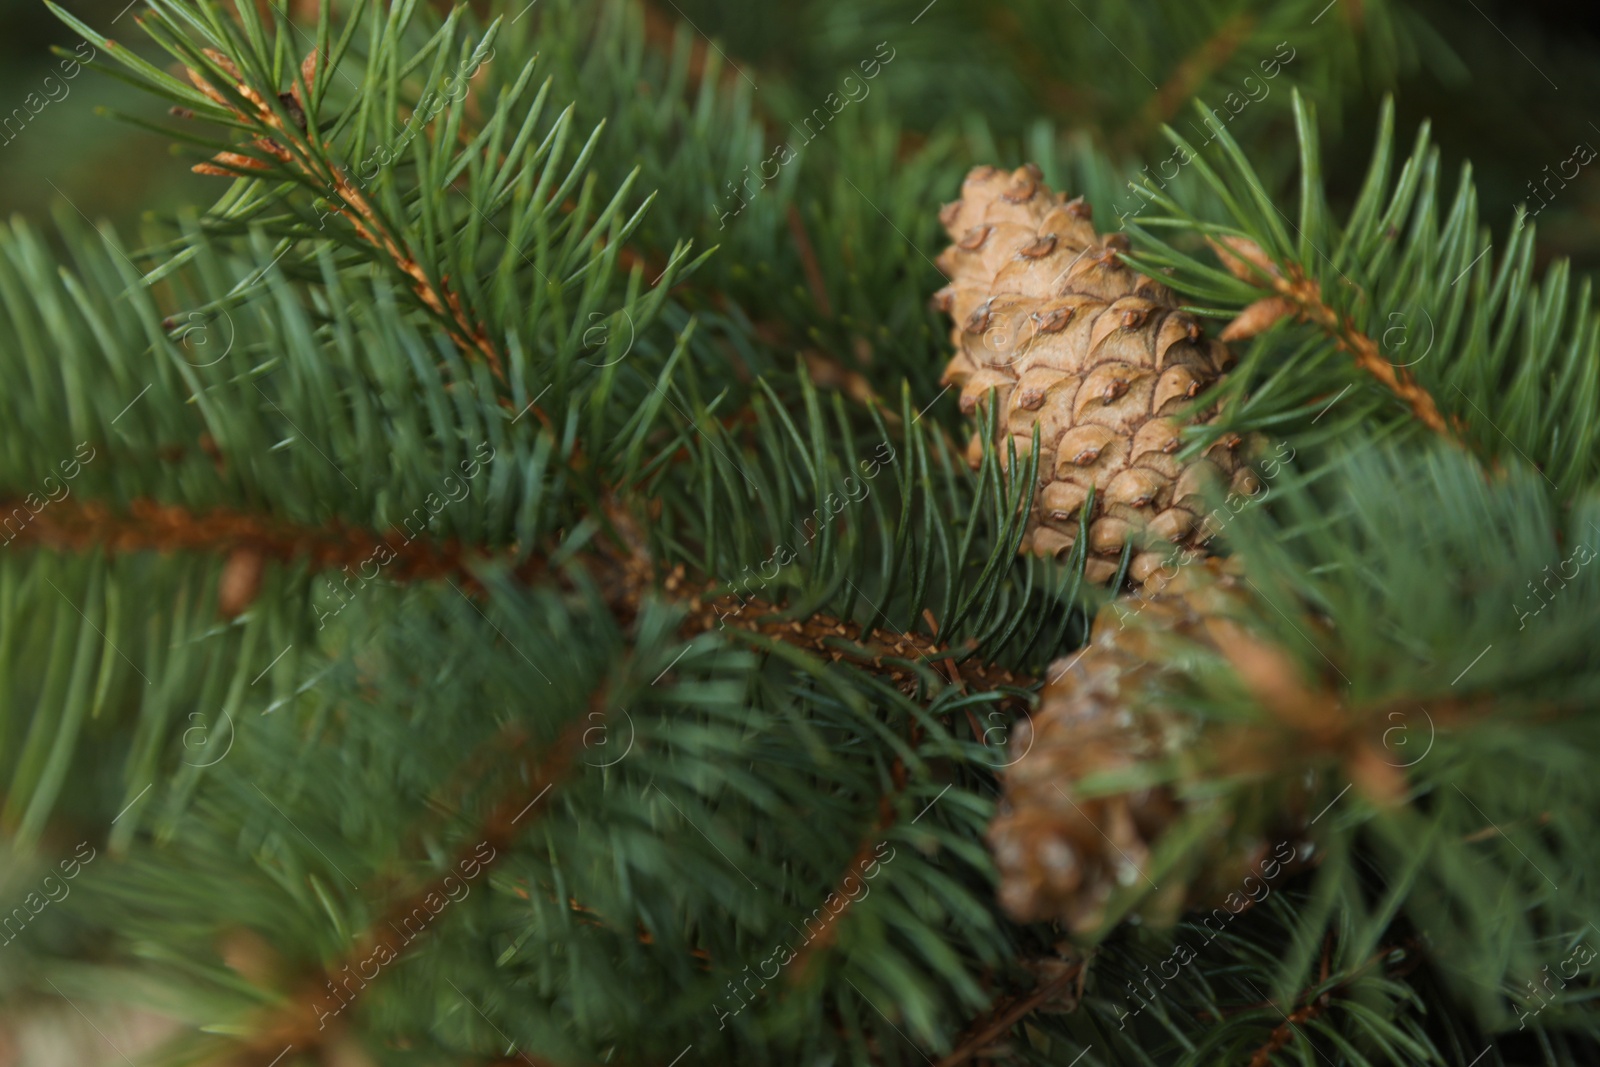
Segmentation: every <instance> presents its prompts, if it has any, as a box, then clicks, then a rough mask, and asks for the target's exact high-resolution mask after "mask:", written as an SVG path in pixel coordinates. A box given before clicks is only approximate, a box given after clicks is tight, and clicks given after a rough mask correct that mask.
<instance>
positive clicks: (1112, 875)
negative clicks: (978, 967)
mask: <svg viewBox="0 0 1600 1067" xmlns="http://www.w3.org/2000/svg"><path fill="white" fill-rule="evenodd" d="M1246 600H1247V597H1246V595H1245V593H1244V591H1243V587H1242V583H1241V582H1240V581H1239V580H1238V579H1237V578H1236V577H1234V576H1233V575H1232V574H1230V573H1229V572H1228V570H1227V568H1226V565H1224V564H1222V563H1220V562H1219V561H1217V560H1215V559H1208V560H1204V561H1201V562H1199V563H1197V564H1195V565H1193V566H1190V567H1187V568H1184V570H1183V571H1182V572H1180V573H1179V574H1178V576H1177V577H1176V578H1174V579H1173V580H1171V581H1170V582H1168V583H1167V584H1166V585H1165V587H1164V588H1162V589H1161V590H1160V591H1159V592H1150V591H1148V590H1147V591H1146V592H1144V593H1142V594H1141V595H1139V596H1133V597H1125V598H1122V599H1120V600H1118V601H1115V602H1113V603H1112V604H1108V605H1107V606H1106V607H1105V608H1104V609H1102V610H1101V612H1100V614H1099V616H1098V617H1097V618H1096V620H1095V625H1094V634H1093V637H1092V639H1091V641H1090V644H1089V647H1088V648H1086V649H1085V650H1083V651H1082V652H1081V653H1078V654H1075V655H1074V657H1073V658H1072V659H1069V660H1064V661H1061V662H1060V663H1057V664H1054V665H1052V666H1051V668H1050V672H1049V674H1048V675H1047V677H1048V678H1049V679H1050V681H1049V683H1048V684H1047V685H1046V686H1045V687H1044V689H1043V690H1042V691H1041V693H1040V703H1039V707H1038V709H1037V710H1036V711H1035V712H1034V713H1033V715H1032V717H1031V719H1028V720H1024V721H1023V722H1022V723H1020V724H1019V727H1018V730H1017V731H1016V734H1015V735H1014V739H1013V741H1012V745H1013V753H1014V755H1013V762H1012V764H1011V765H1010V766H1009V767H1008V769H1007V770H1006V772H1005V800H1004V803H1003V805H1002V807H1001V811H1000V814H999V815H998V816H997V817H996V818H995V821H994V823H993V824H992V825H991V826H990V828H989V845H990V848H991V850H992V852H993V854H994V857H995V862H996V865H997V866H998V867H999V869H1000V875H1001V884H1000V900H1001V903H1002V904H1003V905H1004V906H1005V907H1006V909H1007V910H1008V911H1009V912H1011V914H1012V915H1013V916H1015V917H1016V918H1018V919H1019V920H1022V921H1025V922H1032V921H1038V920H1044V919H1055V920H1058V921H1060V922H1061V923H1063V924H1064V925H1065V926H1066V927H1067V928H1068V929H1069V930H1070V931H1072V932H1074V933H1083V932H1088V931H1090V930H1093V929H1095V928H1097V927H1099V926H1100V925H1101V923H1102V922H1103V921H1104V920H1105V918H1106V906H1107V904H1108V902H1109V901H1110V900H1111V898H1112V896H1113V894H1114V893H1115V892H1116V891H1117V890H1119V889H1128V888H1133V887H1137V886H1138V884H1139V882H1140V881H1141V880H1143V881H1145V882H1149V883H1150V885H1151V886H1153V885H1154V883H1153V882H1150V873H1149V865H1150V857H1151V852H1152V850H1153V849H1154V847H1155V844H1156V842H1157V841H1158V840H1159V839H1160V838H1161V837H1162V836H1163V835H1164V834H1165V833H1166V832H1167V830H1168V829H1169V828H1171V827H1173V826H1175V825H1176V824H1177V823H1178V822H1179V820H1180V819H1181V818H1182V817H1183V816H1184V815H1185V814H1187V813H1189V812H1190V811H1191V810H1193V805H1194V804H1195V803H1197V802H1194V801H1188V800H1185V799H1184V798H1182V797H1180V796H1179V795H1178V793H1177V792H1176V791H1175V790H1174V789H1172V788H1171V787H1169V786H1164V785H1163V786H1157V787H1153V788H1146V789H1140V790H1136V791H1132V792H1127V793H1121V794H1113V795H1101V796H1088V795H1086V794H1085V793H1084V792H1083V791H1082V790H1080V789H1079V788H1078V783H1079V782H1080V781H1082V780H1083V779H1084V778H1085V777H1087V776H1089V775H1097V776H1103V775H1106V774H1111V773H1115V772H1117V771H1125V770H1130V769H1133V768H1135V767H1137V766H1139V765H1141V764H1144V763H1146V762H1148V761H1155V760H1161V759H1163V758H1167V757H1172V756H1176V755H1179V754H1181V753H1185V752H1190V751H1195V750H1199V749H1203V747H1204V746H1203V744H1202V738H1201V731H1202V729H1203V726H1202V724H1201V722H1200V720H1198V719H1196V718H1195V717H1193V716H1190V715H1187V714H1185V713H1184V712H1183V711H1182V709H1181V708H1174V707H1170V706H1164V705H1163V704H1162V703H1161V702H1160V701H1159V699H1157V700H1156V701H1152V700H1151V699H1150V698H1151V696H1152V695H1153V694H1156V693H1158V692H1159V689H1160V687H1161V685H1162V682H1163V681H1164V679H1165V678H1166V677H1169V676H1171V675H1172V674H1174V673H1176V669H1175V667H1174V666H1172V663H1173V658H1172V652H1173V649H1174V648H1175V647H1177V643H1176V642H1174V640H1173V638H1174V637H1177V638H1178V639H1180V640H1181V641H1194V642H1199V643H1200V644H1202V645H1205V646H1209V647H1211V648H1213V649H1225V648H1227V647H1229V646H1230V645H1234V644H1237V643H1239V642H1241V641H1242V640H1244V638H1243V635H1242V631H1241V629H1240V627H1239V624H1238V623H1236V622H1234V621H1232V620H1231V618H1230V616H1233V615H1237V614H1238V612H1239V611H1240V610H1241V608H1242V607H1243V605H1244V604H1245V602H1246ZM1129 616H1132V618H1129ZM1152 703H1153V704H1154V706H1151V705H1152ZM1290 807H1293V805H1290ZM1291 825H1292V824H1291ZM1278 840H1279V841H1282V840H1284V839H1283V838H1279V839H1278ZM1267 847H1268V842H1267V841H1266V840H1265V839H1264V838H1262V837H1259V836H1256V835H1254V834H1251V833H1245V832H1238V831H1236V830H1235V829H1234V828H1232V827H1226V826H1224V827H1223V828H1222V829H1221V830H1220V832H1219V834H1218V836H1217V837H1216V838H1214V839H1213V840H1212V841H1211V842H1210V843H1209V844H1208V846H1207V848H1206V849H1205V850H1202V851H1201V852H1200V853H1199V854H1198V858H1197V859H1196V861H1195V862H1193V863H1192V864H1191V866H1190V867H1189V868H1187V869H1184V870H1168V871H1165V872H1163V873H1162V874H1161V876H1160V882H1161V884H1160V887H1159V891H1158V892H1155V893H1154V894H1152V896H1151V897H1150V898H1149V899H1148V900H1147V901H1146V903H1145V906H1144V909H1143V910H1144V912H1145V914H1147V915H1150V916H1151V917H1152V918H1156V919H1160V920H1163V921H1165V920H1169V919H1171V918H1173V917H1175V916H1176V915H1177V914H1178V913H1179V912H1180V911H1183V910H1185V909H1187V908H1191V907H1196V906H1199V905H1202V904H1206V903H1209V902H1212V901H1215V900H1218V899H1220V898H1221V897H1222V896H1223V895H1224V894H1226V893H1227V892H1228V891H1230V890H1237V889H1238V887H1239V884H1240V881H1241V879H1242V878H1244V876H1245V875H1247V874H1249V873H1251V871H1252V870H1253V869H1256V868H1257V867H1258V865H1259V864H1260V863H1261V861H1262V858H1263V856H1265V855H1266V850H1267ZM1279 862H1280V863H1281V862H1283V857H1282V856H1280V857H1279Z"/></svg>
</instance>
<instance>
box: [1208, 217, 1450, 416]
mask: <svg viewBox="0 0 1600 1067" xmlns="http://www.w3.org/2000/svg"><path fill="white" fill-rule="evenodd" d="M1207 241H1208V243H1209V244H1210V245H1211V247H1212V249H1213V250H1214V251H1215V252H1216V253H1217V256H1218V258H1219V259H1221V260H1222V264H1223V266H1225V267H1227V268H1228V270H1229V272H1231V273H1232V274H1233V275H1234V277H1236V278H1239V279H1240V280H1242V281H1246V282H1249V283H1251V284H1252V285H1257V286H1264V287H1269V288H1271V289H1272V290H1273V291H1274V292H1275V294H1276V295H1275V296H1271V297H1267V298H1265V299H1264V300H1259V301H1257V302H1256V303H1254V304H1252V305H1250V307H1248V308H1246V309H1245V310H1244V311H1243V312H1242V313H1241V314H1240V316H1239V319H1238V320H1236V323H1235V324H1234V325H1231V326H1230V327H1229V328H1228V329H1227V330H1224V331H1223V333H1222V339H1223V340H1224V341H1232V340H1243V339H1245V338H1246V337H1250V336H1253V335H1254V334H1256V333H1260V332H1261V331H1262V330H1264V329H1266V328H1267V327H1268V326H1270V325H1271V324H1272V323H1273V322H1275V321H1276V320H1277V319H1280V318H1283V317H1286V316H1288V315H1291V314H1292V315H1295V316H1296V317H1298V318H1299V319H1301V320H1302V321H1304V322H1309V323H1311V324H1312V325H1314V326H1317V327H1318V328H1320V329H1321V330H1322V331H1323V332H1324V333H1326V334H1327V335H1328V337H1329V338H1330V339H1331V340H1332V341H1333V343H1334V344H1335V345H1337V346H1338V347H1339V348H1340V349H1342V350H1344V351H1345V352H1348V353H1350V355H1351V356H1353V357H1354V358H1355V362H1356V366H1357V367H1359V368H1361V369H1362V370H1364V371H1366V372H1367V373H1368V374H1370V375H1372V376H1373V377H1374V378H1376V379H1377V380H1378V381H1379V382H1380V383H1381V384H1382V385H1383V386H1384V387H1385V388H1386V389H1388V390H1389V391H1390V392H1391V393H1393V394H1394V395H1395V396H1397V397H1399V398H1400V400H1401V401H1402V402H1404V403H1405V405H1406V406H1407V407H1409V408H1410V409H1411V413H1412V415H1414V416H1415V417H1416V418H1417V420H1418V421H1419V422H1421V423H1422V424H1423V425H1424V426H1426V427H1428V429H1430V430H1433V431H1434V432H1435V433H1437V434H1439V435H1441V436H1443V437H1445V438H1446V439H1448V440H1451V441H1457V443H1459V439H1458V438H1457V437H1456V436H1455V434H1454V432H1453V431H1452V430H1451V428H1450V425H1449V423H1447V422H1446V421H1445V418H1444V416H1443V415H1441V414H1440V413H1439V406H1438V404H1436V403H1435V402H1434V399H1433V396H1432V394H1430V393H1429V392H1428V391H1427V390H1426V389H1424V388H1423V387H1422V386H1421V385H1419V384H1417V380H1416V379H1415V378H1413V377H1412V376H1411V372H1410V371H1409V370H1407V369H1406V368H1404V367H1397V366H1395V364H1394V363H1392V362H1390V361H1389V360H1387V359H1384V358H1383V355H1382V354H1381V352H1380V351H1379V349H1378V345H1377V343H1376V342H1374V341H1373V340H1372V338H1371V337H1368V336H1367V335H1366V334H1365V333H1364V332H1362V330H1361V328H1360V327H1359V326H1358V325H1357V324H1356V321H1355V320H1354V319H1353V318H1351V317H1350V316H1349V315H1346V314H1342V313H1341V312H1339V311H1336V310H1335V309H1334V308H1333V307H1332V306H1330V305H1329V304H1328V302H1327V301H1326V300H1324V299H1323V296H1322V286H1321V285H1320V284H1318V282H1317V281H1316V280H1315V279H1313V278H1311V277H1309V276H1307V274H1306V273H1305V272H1304V271H1303V270H1301V269H1300V268H1299V267H1297V266H1295V265H1293V264H1286V265H1282V266H1280V265H1279V264H1277V263H1274V262H1273V261H1272V259H1271V257H1269V256H1268V255H1267V254H1266V252H1265V251H1264V250H1263V249H1262V248H1261V246H1260V245H1257V244H1256V243H1255V242H1254V241H1251V240H1248V239H1245V238H1239V237H1232V238H1224V239H1222V240H1220V241H1219V240H1214V239H1210V238H1208V239H1207ZM1246 323H1248V326H1244V324H1246ZM1241 327H1243V328H1241Z"/></svg>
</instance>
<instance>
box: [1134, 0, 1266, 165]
mask: <svg viewBox="0 0 1600 1067" xmlns="http://www.w3.org/2000/svg"><path fill="white" fill-rule="evenodd" d="M1255 25H1256V20H1255V17H1254V16H1253V15H1251V14H1249V13H1248V12H1246V11H1239V12H1237V13H1235V14H1234V15H1233V16H1232V17H1231V18H1229V19H1228V20H1227V21H1226V22H1224V23H1222V25H1220V26H1218V27H1217V30H1216V32H1215V33H1213V34H1212V35H1211V36H1210V37H1208V38H1206V39H1205V40H1204V41H1202V42H1201V44H1200V46H1199V47H1198V48H1196V49H1195V50H1194V51H1193V52H1191V53H1190V54H1189V55H1188V56H1187V57H1185V58H1184V59H1183V60H1182V61H1180V62H1179V63H1178V65H1177V66H1176V67H1175V68H1174V69H1173V71H1172V73H1171V74H1170V75H1169V76H1168V77H1167V79H1166V81H1164V82H1162V83H1161V88H1159V89H1157V90H1156V92H1155V95H1153V96H1151V97H1150V99H1149V100H1148V101H1146V103H1145V106H1144V107H1143V109H1141V110H1140V112H1139V115H1138V117H1137V118H1136V119H1134V121H1133V122H1132V123H1131V124H1130V125H1129V126H1128V127H1127V128H1126V130H1125V137H1124V138H1123V143H1124V145H1125V147H1126V149H1127V150H1128V151H1130V152H1131V151H1135V150H1137V149H1138V148H1140V147H1141V146H1143V145H1144V144H1145V142H1146V141H1148V140H1150V139H1151V138H1152V137H1153V136H1154V135H1155V133H1156V131H1158V130H1160V129H1161V127H1163V126H1165V125H1166V124H1167V123H1169V122H1171V121H1172V119H1173V116H1175V115H1176V114H1177V113H1178V111H1179V109H1180V108H1182V107H1183V105H1184V104H1186V103H1188V102H1189V101H1190V100H1192V99H1194V97H1195V94H1196V93H1198V92H1199V91H1200V90H1201V88H1203V87H1204V86H1205V84H1206V82H1207V80H1208V79H1209V78H1210V77H1211V76H1212V75H1213V74H1215V73H1217V71H1219V70H1221V69H1222V68H1223V67H1225V66H1226V65H1227V63H1228V61H1229V60H1230V59H1232V58H1233V56H1234V53H1235V52H1237V51H1238V50H1239V46H1240V45H1241V44H1243V43H1244V42H1245V41H1247V40H1249V39H1250V32H1251V30H1253V29H1255Z"/></svg>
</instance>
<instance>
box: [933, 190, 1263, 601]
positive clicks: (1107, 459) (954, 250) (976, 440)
mask: <svg viewBox="0 0 1600 1067" xmlns="http://www.w3.org/2000/svg"><path fill="white" fill-rule="evenodd" d="M939 217H940V221H942V222H943V223H944V226H945V229H946V230H947V231H948V232H949V233H950V236H951V237H952V238H953V239H954V240H955V244H953V245H951V246H950V247H949V248H947V249H945V251H944V252H943V253H942V254H941V255H940V256H939V264H938V265H939V267H940V269H941V270H943V271H944V272H945V274H946V275H948V276H949V278H950V284H949V285H947V286H945V287H944V288H943V289H941V290H939V292H938V293H937V294H936V296H935V300H936V302H937V304H938V306H939V307H940V308H941V309H942V310H943V311H945V312H946V313H948V314H949V315H950V317H951V319H952V321H953V322H954V324H955V325H954V328H953V329H952V330H951V334H950V337H951V342H952V343H953V344H954V345H955V347H956V354H955V356H954V358H952V359H951V360H950V363H949V365H948V366H947V367H946V368H945V373H944V380H945V382H946V383H954V384H956V385H959V386H960V387H961V409H962V411H964V412H967V413H969V414H971V413H973V412H975V411H976V410H977V407H978V405H979V404H981V403H984V402H985V400H986V398H987V396H988V395H989V390H990V389H991V388H992V389H995V390H997V391H998V392H997V396H998V401H999V405H1000V409H999V439H998V440H997V442H996V444H998V445H999V446H1000V454H1001V456H1002V459H1003V458H1004V456H1005V446H1006V443H1007V440H1008V439H1010V440H1012V441H1014V442H1015V444H1016V448H1017V454H1018V456H1019V458H1020V457H1025V456H1026V455H1027V453H1028V451H1029V449H1030V448H1031V446H1032V434H1033V428H1034V426H1035V425H1036V424H1037V425H1038V427H1039V431H1040V456H1039V484H1038V485H1037V486H1036V487H1035V493H1034V506H1033V512H1032V514H1031V516H1030V521H1029V526H1028V530H1027V533H1026V535H1025V537H1024V539H1023V545H1022V547H1023V550H1024V551H1032V552H1034V553H1035V554H1037V555H1051V556H1056V557H1060V556H1062V555H1064V554H1065V553H1066V552H1067V550H1069V549H1070V548H1071V547H1072V545H1073V543H1074V540H1075V539H1076V538H1077V536H1078V533H1079V525H1080V522H1081V521H1084V516H1082V515H1081V511H1082V508H1083V505H1084V502H1085V499H1086V497H1087V496H1088V493H1089V489H1090V487H1093V488H1094V489H1095V505H1094V511H1093V514H1091V515H1089V516H1087V522H1088V531H1089V549H1088V564H1087V567H1086V573H1087V574H1088V576H1089V578H1090V580H1091V581H1096V582H1105V581H1107V580H1108V579H1109V578H1110V577H1111V576H1112V575H1113V574H1114V573H1115V571H1116V566H1117V562H1118V560H1119V558H1120V556H1121V553H1122V549H1123V546H1124V544H1125V543H1126V542H1127V541H1128V539H1129V538H1130V537H1132V536H1135V535H1137V534H1138V533H1139V532H1140V531H1144V530H1148V531H1149V533H1150V534H1152V535H1154V536H1155V537H1157V538H1159V539H1161V540H1163V541H1170V542H1176V543H1178V544H1180V545H1184V546H1192V545H1195V544H1197V543H1199V542H1201V541H1204V540H1205V539H1206V538H1207V537H1209V536H1210V535H1211V534H1212V533H1214V532H1215V530H1214V529H1212V528H1211V524H1210V523H1209V522H1208V521H1207V519H1206V517H1205V513H1206V505H1205V501H1204V491H1205V488H1206V487H1207V485H1208V484H1209V483H1219V484H1220V483H1226V484H1228V485H1229V486H1230V487H1231V488H1233V489H1235V490H1238V491H1240V492H1244V493H1247V494H1249V493H1254V492H1255V487H1256V479H1255V475H1254V474H1253V473H1252V472H1251V471H1250V470H1249V469H1248V468H1247V467H1246V466H1245V465H1244V463H1243V461H1242V457H1241V456H1239V455H1238V452H1239V451H1241V449H1240V448H1239V444H1240V439H1239V438H1238V437H1236V436H1229V437H1227V438H1225V439H1223V440H1221V441H1219V442H1217V443H1216V444H1214V445H1212V446H1211V447H1210V448H1209V449H1208V450H1207V451H1206V453H1205V455H1204V456H1201V457H1197V458H1194V459H1191V460H1189V461H1187V462H1182V463H1180V462H1179V461H1178V459H1177V455H1176V453H1177V452H1178V451H1179V449H1180V448H1181V439H1180V436H1179V431H1180V430H1181V429H1182V428H1183V427H1184V426H1185V425H1190V424H1193V423H1195V422H1197V421H1208V420H1201V419H1197V418H1196V417H1194V416H1190V417H1188V418H1186V419H1184V420H1180V419H1178V418H1177V417H1176V416H1177V413H1178V412H1180V411H1183V410H1184V409H1185V408H1186V407H1187V406H1188V405H1189V402H1190V401H1191V400H1193V399H1194V398H1195V397H1196V396H1198V395H1199V394H1200V392H1201V391H1202V390H1204V389H1205V388H1206V387H1207V386H1209V385H1211V384H1212V383H1213V382H1215V381H1216V380H1217V379H1218V378H1219V377H1220V376H1221V374H1222V372H1223V370H1224V369H1225V368H1226V367H1228V366H1229V365H1230V364H1231V363H1232V355H1231V354H1230V353H1229V351H1228V349H1227V347H1226V346H1225V345H1223V344H1222V343H1221V342H1219V341H1215V340H1209V339H1207V338H1205V337H1204V336H1203V334H1202V331H1201V328H1200V323H1199V322H1198V321H1197V320H1196V319H1195V318H1194V317H1193V316H1192V315H1189V314H1188V313H1186V312H1183V311H1180V310H1178V306H1177V302H1176V300H1175V299H1174V298H1173V296H1172V293H1171V292H1170V291H1169V290H1168V289H1167V288H1166V287H1165V286H1163V285H1161V284H1159V283H1157V282H1155V281H1152V280H1151V279H1149V278H1146V277H1144V276H1142V275H1140V274H1138V273H1136V272H1134V271H1132V270H1129V269H1128V268H1127V267H1125V266H1124V265H1123V264H1122V262H1121V261H1120V260H1119V259H1118V258H1117V253H1118V252H1120V251H1124V250H1126V248H1127V242H1126V239H1125V238H1123V237H1122V236H1121V235H1118V234H1112V235H1111V236H1108V237H1101V236H1100V235H1099V234H1097V233H1095V231H1094V227H1093V225H1091V224H1090V221H1089V218H1090V212H1089V206H1088V205H1087V204H1085V203H1084V201H1083V198H1082V197H1079V198H1077V199H1075V200H1068V199H1067V198H1066V197H1065V196H1064V195H1062V194H1059V193H1052V192H1051V191H1050V190H1049V189H1048V188H1046V187H1045V185H1044V184H1043V182H1042V181H1041V175H1040V171H1039V168H1038V167H1036V166H1034V165H1033V164H1031V163H1030V164H1028V165H1027V166H1024V167H1021V168H1019V169H1017V170H1015V171H1012V172H1011V173H1009V174H1007V173H1005V172H1004V171H1001V170H999V169H997V168H995V167H977V168H975V169H974V170H973V171H972V172H971V173H969V174H968V175H967V179H966V182H965V183H964V184H963V186H962V190H961V199H960V200H957V201H955V202H954V203H951V204H947V205H945V207H944V209H943V210H942V211H941V212H940V214H939ZM1207 414H1208V416H1209V417H1214V413H1207ZM982 451H983V442H982V439H981V438H980V437H978V436H976V435H975V436H974V437H973V439H972V442H971V444H970V446H969V448H968V459H969V460H970V461H971V462H973V463H974V464H976V463H977V462H978V459H979V457H981V455H982ZM1164 558H1165V557H1164V554H1163V553H1162V552H1159V551H1144V552H1140V553H1139V554H1138V555H1136V556H1135V558H1134V561H1133V564H1132V566H1131V573H1132V575H1133V577H1134V579H1135V580H1142V579H1143V578H1144V577H1145V576H1146V575H1147V574H1149V573H1151V572H1152V571H1154V570H1155V569H1156V568H1157V567H1158V566H1160V565H1161V563H1162V561H1163V559H1164Z"/></svg>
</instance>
